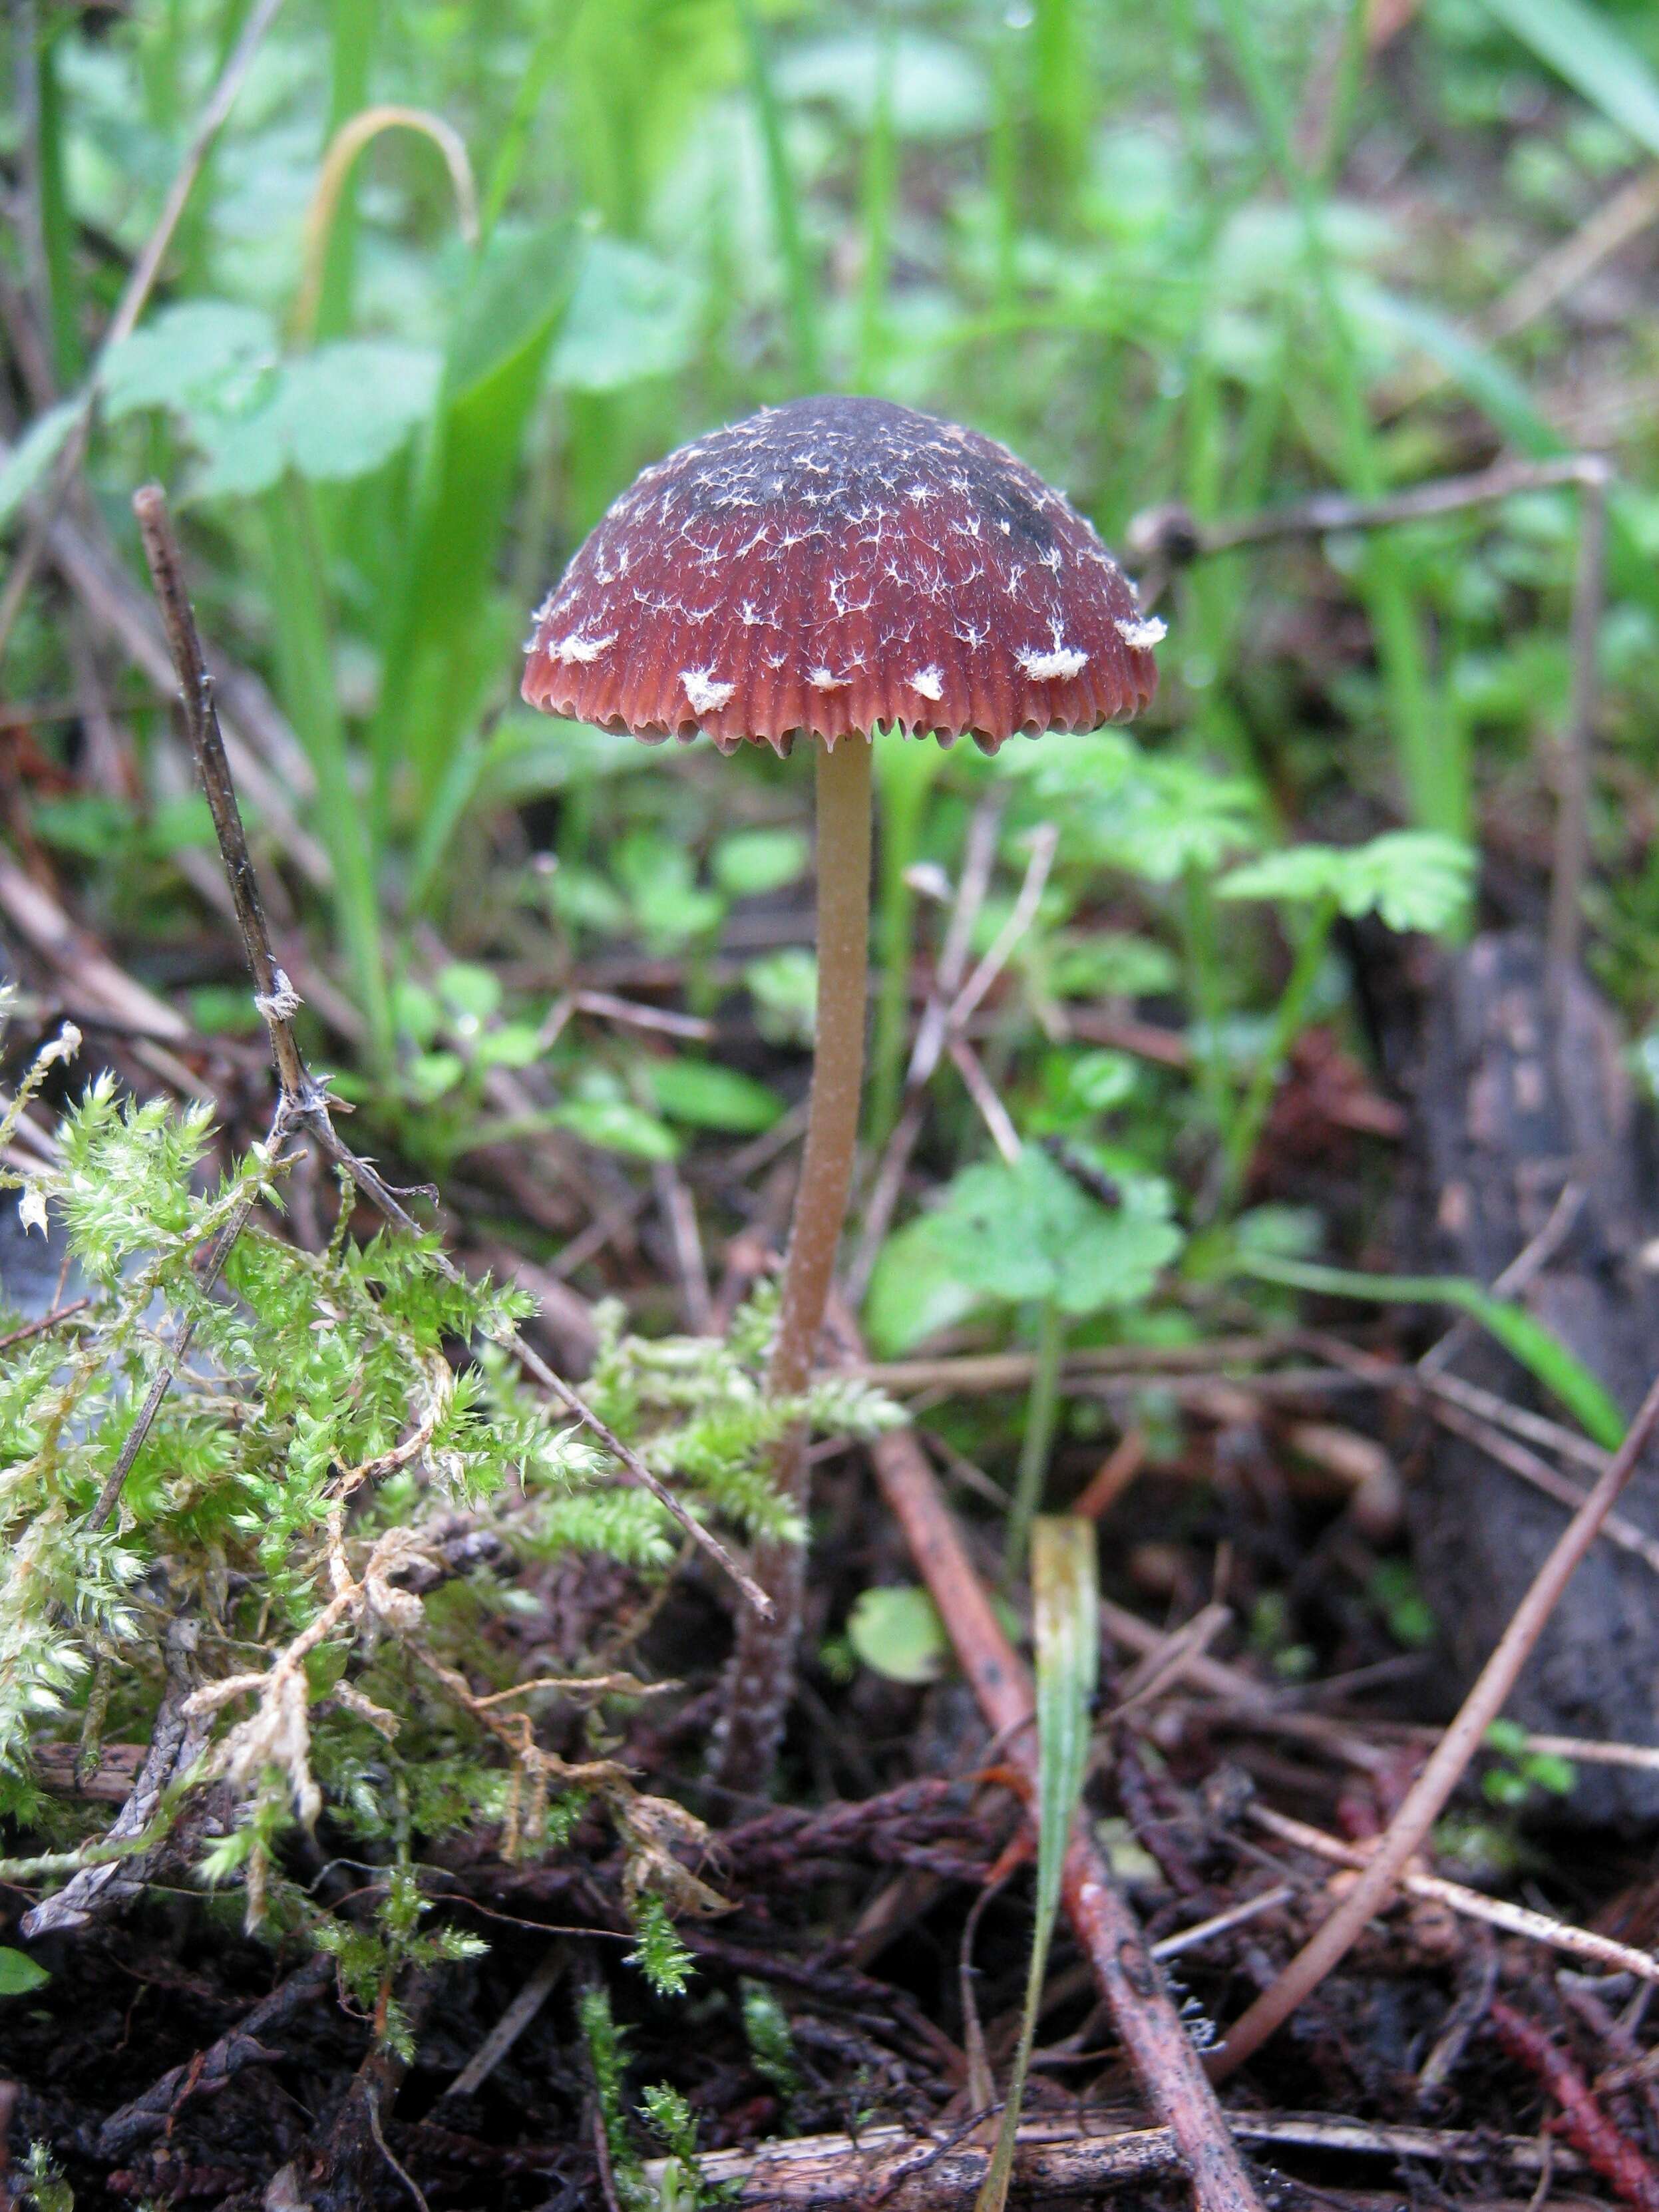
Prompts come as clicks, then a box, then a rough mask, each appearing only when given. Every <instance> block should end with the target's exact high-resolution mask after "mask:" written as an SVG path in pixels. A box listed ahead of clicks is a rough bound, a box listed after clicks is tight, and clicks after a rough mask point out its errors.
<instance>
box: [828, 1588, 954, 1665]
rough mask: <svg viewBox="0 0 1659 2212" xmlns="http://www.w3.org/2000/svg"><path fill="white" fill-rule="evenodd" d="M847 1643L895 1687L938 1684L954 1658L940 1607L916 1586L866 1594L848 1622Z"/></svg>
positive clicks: (869, 1590)
mask: <svg viewBox="0 0 1659 2212" xmlns="http://www.w3.org/2000/svg"><path fill="white" fill-rule="evenodd" d="M847 1640H848V1643H849V1644H851V1645H852V1647H853V1649H854V1651H855V1652H856V1653H857V1654H858V1656H859V1657H860V1659H861V1660H862V1661H863V1662H864V1664H865V1665H866V1667H868V1668H872V1671H873V1672H874V1673H876V1674H884V1675H885V1676H886V1677H887V1679H888V1680H889V1681H890V1682H915V1683H921V1682H936V1681H937V1680H939V1676H940V1675H941V1674H943V1673H944V1672H945V1661H946V1660H947V1659H948V1658H949V1656H950V1653H951V1645H950V1639H949V1638H947V1637H946V1635H945V1624H944V1622H943V1621H942V1620H940V1619H939V1607H937V1606H936V1605H935V1604H934V1603H933V1599H932V1598H931V1597H929V1596H928V1595H927V1591H926V1590H925V1589H917V1588H915V1586H914V1585H913V1584H910V1583H900V1584H898V1585H896V1586H892V1587H887V1588H884V1589H867V1590H863V1591H861V1592H860V1595H859V1596H858V1598H857V1599H856V1600H855V1601H854V1606H853V1609H852V1611H851V1613H848V1617H847Z"/></svg>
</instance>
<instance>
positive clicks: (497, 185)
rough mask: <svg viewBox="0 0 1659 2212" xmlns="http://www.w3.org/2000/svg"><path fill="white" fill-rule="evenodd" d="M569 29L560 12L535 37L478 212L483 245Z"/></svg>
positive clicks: (512, 178)
mask: <svg viewBox="0 0 1659 2212" xmlns="http://www.w3.org/2000/svg"><path fill="white" fill-rule="evenodd" d="M567 35H568V23H567V21H566V18H565V16H564V14H563V12H562V10H561V11H560V12H559V13H558V14H557V15H556V16H555V17H554V19H553V21H550V23H548V24H546V25H545V26H544V28H543V29H542V30H541V31H540V32H538V34H537V38H536V43H535V45H534V46H533V47H532V49H531V53H530V59H529V61H528V63H527V64H526V66H525V70H524V73H523V75H522V76H520V79H519V84H518V89H517V91H516V92H515V93H514V94H513V112H512V113H511V114H510V115H509V116H508V117H507V127H506V129H505V130H504V131H502V132H501V144H500V146H499V148H498V149H497V151H496V155H495V164H494V166H493V167H492V168H491V170H490V172H489V183H488V184H487V185H486V186H485V187H484V194H483V204H482V205H481V207H480V208H479V210H478V234H479V237H480V239H481V240H483V242H484V243H486V244H487V243H488V242H489V234H490V233H491V232H492V231H493V230H494V229H495V225H496V224H497V223H498V222H500V221H501V210H503V209H504V208H505V207H506V205H507V201H508V199H509V198H510V197H512V192H513V185H515V184H516V183H517V182H518V180H519V172H520V169H521V168H522V167H524V157H525V155H526V152H527V151H528V149H529V146H530V135H531V131H532V128H533V127H534V125H535V121H536V117H537V115H538V112H539V111H540V108H541V104H542V101H543V100H544V99H545V98H546V96H547V92H548V88H549V87H550V85H551V84H552V82H553V78H554V73H555V71H556V69H557V67H558V64H559V59H560V57H561V55H562V52H563V49H564V46H565V41H566V38H567Z"/></svg>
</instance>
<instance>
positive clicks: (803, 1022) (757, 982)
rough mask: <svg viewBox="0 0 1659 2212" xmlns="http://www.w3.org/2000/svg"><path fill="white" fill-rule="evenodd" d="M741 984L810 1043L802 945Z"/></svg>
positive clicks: (763, 1010)
mask: <svg viewBox="0 0 1659 2212" xmlns="http://www.w3.org/2000/svg"><path fill="white" fill-rule="evenodd" d="M743 981H744V989H745V990H746V991H747V992H748V994H749V995H750V998H751V999H752V1000H754V1002H755V1027H756V1028H757V1030H759V1031H760V1033H761V1035H762V1036H763V1037H764V1038H765V1039H766V1041H767V1042H768V1043H769V1044H781V1045H803V1044H811V1042H812V1024H813V1021H814V1018H815V1017H816V1015H817V1004H818V963H817V959H816V958H815V957H814V956H813V955H812V954H811V952H809V951H807V949H806V947H805V945H781V946H780V947H779V949H778V951H775V952H765V953H763V954H762V955H761V957H760V958H759V959H758V960H751V961H750V963H749V964H748V966H747V967H746V968H745V969H744V971H743ZM1656 1064H1659V1053H1656Z"/></svg>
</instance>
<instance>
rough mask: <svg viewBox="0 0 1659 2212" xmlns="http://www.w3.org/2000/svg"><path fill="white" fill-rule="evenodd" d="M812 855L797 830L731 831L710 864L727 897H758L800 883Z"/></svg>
mask: <svg viewBox="0 0 1659 2212" xmlns="http://www.w3.org/2000/svg"><path fill="white" fill-rule="evenodd" d="M809 860H811V849H810V848H809V847H808V845H807V842H806V840H805V837H804V836H802V835H801V833H800V831H799V829H734V830H733V831H732V834H731V836H729V837H722V838H721V839H720V842H719V844H718V845H716V846H715V848H714V853H713V854H712V856H711V860H710V865H711V866H712V868H713V870H714V881H715V882H716V883H717V884H719V885H720V889H721V890H723V891H724V892H725V893H726V896H727V897H728V898H761V897H763V896H765V894H766V893H767V892H768V891H781V890H783V888H784V886H785V885H786V884H794V883H799V881H800V879H801V878H802V877H803V876H804V875H805V873H806V869H807V863H808V862H809Z"/></svg>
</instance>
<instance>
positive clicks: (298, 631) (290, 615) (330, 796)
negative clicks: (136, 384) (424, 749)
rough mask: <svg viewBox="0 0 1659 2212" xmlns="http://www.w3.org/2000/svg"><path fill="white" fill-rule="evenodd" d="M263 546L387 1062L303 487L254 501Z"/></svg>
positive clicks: (373, 925) (381, 1061) (282, 645)
mask: <svg viewBox="0 0 1659 2212" xmlns="http://www.w3.org/2000/svg"><path fill="white" fill-rule="evenodd" d="M261 504H262V506H263V508H264V520H265V527H266V532H267V538H268V541H269V544H270V607H271V615H272V619H273V622H274V625H275V631H276V636H275V645H276V670H277V682H278V685H279V688H280V690H281V692H282V696H283V705H284V707H285V708H287V710H288V714H289V719H290V720H292V722H293V724H294V727H295V732H296V733H297V735H298V737H299V738H300V741H301V744H303V745H304V746H305V749H306V751H307V755H308V757H309V758H310V761H311V764H312V767H313V769H315V770H316V775H317V817H316V819H317V829H318V833H319V836H321V838H322V840H323V842H324V843H325V845H326V847H327V848H328V853H329V857H330V859H331V860H332V862H333V864H334V920H335V927H336V930H337V933H338V937H339V942H340V946H341V950H342V951H343V954H344V956H345V961H346V966H347V969H348V972H349V975H350V977H351V981H352V987H353V991H354V994H355V995H356V1000H357V1002H358V1006H359V1007H360V1009H361V1011H362V1016H363V1019H364V1021H365V1023H366V1024H368V1059H369V1063H370V1066H372V1067H374V1068H376V1069H384V1068H386V1067H387V1066H390V1064H391V1059H392V1009H391V1005H390V1001H389V999H388V996H387V992H386V965H385V959H384V956H383V953H382V951H381V939H380V899H379V896H378V892H377V890H376V885H375V871H374V854H373V852H372V849H371V848H370V844H369V839H368V830H367V829H366V827H365V822H364V808H363V805H362V799H361V798H360V796H359V794H358V792H357V790H356V786H355V784H354V783H353V781H352V778H351V771H350V762H349V752H348V748H347V744H346V732H345V723H344V720H343V717H342V715H341V713H340V708H339V702H338V701H337V699H336V697H335V696H334V668H333V652H332V647H331V641H330V623H329V617H328V607H327V602H326V599H325V584H324V580H323V577H322V574H321V569H320V566H319V536H318V532H317V530H316V528H315V526H314V518H313V515H312V514H311V512H310V502H309V498H308V495H307V487H306V486H305V485H304V484H303V483H301V482H300V481H299V479H298V478H297V477H291V476H290V477H287V478H285V479H284V481H283V483H280V484H278V485H277V486H276V489H275V490H273V491H270V492H267V493H266V494H265V495H264V500H263V501H262V502H261Z"/></svg>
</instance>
